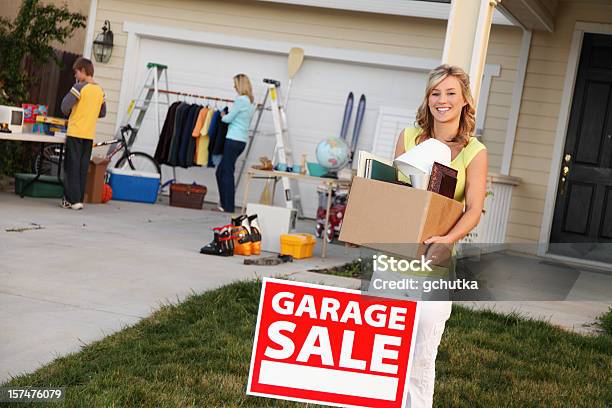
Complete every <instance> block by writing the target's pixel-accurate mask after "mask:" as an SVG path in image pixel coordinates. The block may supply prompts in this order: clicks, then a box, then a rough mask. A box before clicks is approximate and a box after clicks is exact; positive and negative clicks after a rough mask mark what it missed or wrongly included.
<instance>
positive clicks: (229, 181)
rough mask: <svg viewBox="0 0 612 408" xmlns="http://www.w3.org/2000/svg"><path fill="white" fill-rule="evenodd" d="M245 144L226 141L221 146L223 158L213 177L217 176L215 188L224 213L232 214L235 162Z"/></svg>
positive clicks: (230, 140) (234, 192)
mask: <svg viewBox="0 0 612 408" xmlns="http://www.w3.org/2000/svg"><path fill="white" fill-rule="evenodd" d="M245 147H246V143H245V142H239V141H237V140H232V139H226V140H225V145H224V146H223V157H222V158H221V162H220V163H219V165H218V166H217V171H216V172H215V175H216V176H217V187H218V188H219V198H220V200H221V207H222V208H223V210H224V211H226V212H234V210H235V207H234V203H235V201H234V196H235V194H236V191H235V189H234V171H235V170H236V160H237V159H238V156H240V154H241V153H242V152H243V151H244V148H245Z"/></svg>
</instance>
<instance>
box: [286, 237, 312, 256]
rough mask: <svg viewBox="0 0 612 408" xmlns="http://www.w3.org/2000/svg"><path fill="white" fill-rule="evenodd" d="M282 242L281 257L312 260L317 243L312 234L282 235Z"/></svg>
mask: <svg viewBox="0 0 612 408" xmlns="http://www.w3.org/2000/svg"><path fill="white" fill-rule="evenodd" d="M280 241H281V251H280V253H281V255H291V256H292V257H293V258H295V259H302V258H310V257H311V256H312V251H313V250H314V246H315V243H316V242H317V241H316V240H315V237H314V235H312V234H282V235H281V237H280Z"/></svg>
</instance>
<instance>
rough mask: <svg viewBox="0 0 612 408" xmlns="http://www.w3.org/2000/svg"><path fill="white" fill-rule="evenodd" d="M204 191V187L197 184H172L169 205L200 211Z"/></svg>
mask: <svg viewBox="0 0 612 408" xmlns="http://www.w3.org/2000/svg"><path fill="white" fill-rule="evenodd" d="M206 191H207V190H206V186H201V185H199V184H195V183H194V184H182V183H174V184H172V185H171V186H170V205H171V206H173V207H183V208H193V209H196V210H201V209H202V206H203V205H204V196H205V195H206Z"/></svg>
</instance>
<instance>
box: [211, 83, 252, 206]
mask: <svg viewBox="0 0 612 408" xmlns="http://www.w3.org/2000/svg"><path fill="white" fill-rule="evenodd" d="M234 89H235V90H236V92H238V95H239V96H238V97H237V98H236V99H235V101H234V106H233V107H232V110H230V112H229V113H227V114H223V113H222V114H221V116H222V118H221V120H222V121H223V122H225V123H228V124H229V127H228V129H227V136H226V138H225V145H224V146H223V157H222V158H221V162H220V163H219V165H218V166H217V171H216V173H215V174H216V176H217V186H218V188H219V198H220V208H219V210H221V211H224V212H230V213H232V212H234V210H235V208H234V196H235V194H236V192H235V189H234V171H235V169H236V160H237V159H238V156H240V154H242V152H243V151H244V149H245V147H246V144H247V140H248V132H249V124H250V123H251V118H252V117H253V113H254V112H255V106H254V105H253V100H254V98H253V88H252V87H251V81H250V80H249V77H248V76H246V75H245V74H238V75H236V76H235V77H234Z"/></svg>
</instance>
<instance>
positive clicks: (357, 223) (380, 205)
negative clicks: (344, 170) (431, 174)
mask: <svg viewBox="0 0 612 408" xmlns="http://www.w3.org/2000/svg"><path fill="white" fill-rule="evenodd" d="M462 214H463V204H462V203H459V202H458V201H455V200H453V199H450V198H447V197H444V196H442V195H440V194H437V193H433V192H431V191H427V190H421V189H417V188H411V187H408V186H404V185H400V184H393V183H387V182H383V181H378V180H373V179H367V178H363V177H355V178H353V183H352V185H351V190H350V193H349V198H348V204H347V208H346V213H345V214H344V219H343V221H342V229H341V231H340V237H339V239H340V241H343V242H348V243H351V244H356V245H360V246H364V247H367V248H372V249H376V250H381V251H384V252H389V253H393V254H396V255H399V256H402V257H406V258H414V257H417V256H420V255H421V254H423V253H424V252H425V248H424V246H423V245H415V244H422V243H423V241H424V240H426V239H427V238H429V237H431V236H435V235H445V234H447V233H448V232H449V231H450V229H451V228H452V227H453V226H454V225H455V223H456V222H457V220H459V218H460V217H461V215H462Z"/></svg>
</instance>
